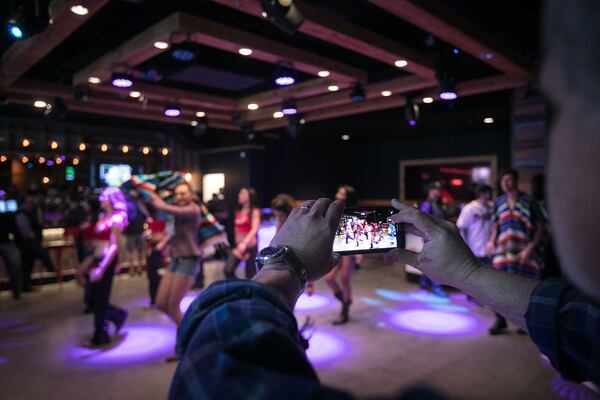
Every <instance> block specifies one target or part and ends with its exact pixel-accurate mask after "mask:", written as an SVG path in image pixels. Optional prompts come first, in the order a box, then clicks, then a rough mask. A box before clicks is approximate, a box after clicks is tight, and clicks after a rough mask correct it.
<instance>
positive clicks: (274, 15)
mask: <svg viewBox="0 0 600 400" xmlns="http://www.w3.org/2000/svg"><path fill="white" fill-rule="evenodd" d="M260 5H261V6H262V9H263V15H265V14H266V18H267V19H268V20H269V21H270V22H271V23H272V24H273V25H275V26H276V27H278V28H279V29H281V30H282V31H284V32H285V33H287V34H288V35H293V34H294V33H296V31H297V30H298V28H299V27H300V25H302V23H303V22H304V17H303V16H302V13H301V12H300V10H298V7H296V4H294V0H260Z"/></svg>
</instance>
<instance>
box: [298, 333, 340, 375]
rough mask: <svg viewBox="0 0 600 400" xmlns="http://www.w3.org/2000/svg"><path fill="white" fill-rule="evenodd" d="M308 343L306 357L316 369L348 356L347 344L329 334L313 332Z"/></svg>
mask: <svg viewBox="0 0 600 400" xmlns="http://www.w3.org/2000/svg"><path fill="white" fill-rule="evenodd" d="M309 343H310V347H309V348H308V350H307V351H306V355H307V356H308V359H309V360H310V361H311V362H312V363H313V364H314V365H315V366H317V367H322V366H325V365H327V364H330V363H332V362H334V361H338V360H340V359H342V358H344V356H345V355H346V354H348V351H347V347H348V346H347V344H346V343H345V342H344V341H343V340H342V339H340V338H338V337H337V336H335V335H332V334H330V333H325V332H315V333H314V334H313V336H312V337H311V338H310V340H309Z"/></svg>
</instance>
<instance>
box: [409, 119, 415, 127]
mask: <svg viewBox="0 0 600 400" xmlns="http://www.w3.org/2000/svg"><path fill="white" fill-rule="evenodd" d="M408 124H409V125H410V126H415V125H416V124H417V121H415V120H414V119H411V120H410V121H408Z"/></svg>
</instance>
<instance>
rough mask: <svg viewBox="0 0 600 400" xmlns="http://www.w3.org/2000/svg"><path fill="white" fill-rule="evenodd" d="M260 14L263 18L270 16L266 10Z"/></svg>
mask: <svg viewBox="0 0 600 400" xmlns="http://www.w3.org/2000/svg"><path fill="white" fill-rule="evenodd" d="M260 15H262V16H263V18H267V17H268V16H269V15H268V14H267V13H266V12H265V11H263V12H262V13H261V14H260Z"/></svg>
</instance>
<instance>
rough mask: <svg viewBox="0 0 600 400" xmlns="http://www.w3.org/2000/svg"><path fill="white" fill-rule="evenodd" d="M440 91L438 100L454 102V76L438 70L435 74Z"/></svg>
mask: <svg viewBox="0 0 600 400" xmlns="http://www.w3.org/2000/svg"><path fill="white" fill-rule="evenodd" d="M437 78H438V84H439V89H440V92H439V93H440V99H442V100H455V99H456V98H457V97H458V92H457V91H456V81H455V78H454V76H453V75H452V74H451V73H450V72H449V71H447V70H440V71H439V72H438V74H437Z"/></svg>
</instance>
